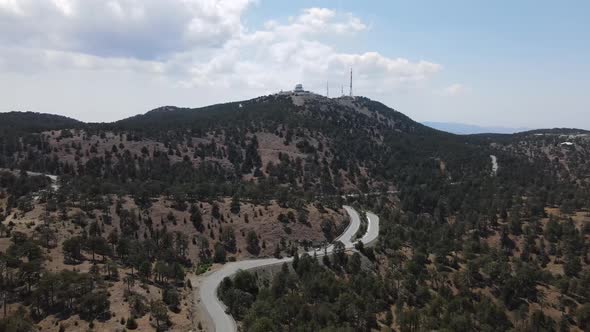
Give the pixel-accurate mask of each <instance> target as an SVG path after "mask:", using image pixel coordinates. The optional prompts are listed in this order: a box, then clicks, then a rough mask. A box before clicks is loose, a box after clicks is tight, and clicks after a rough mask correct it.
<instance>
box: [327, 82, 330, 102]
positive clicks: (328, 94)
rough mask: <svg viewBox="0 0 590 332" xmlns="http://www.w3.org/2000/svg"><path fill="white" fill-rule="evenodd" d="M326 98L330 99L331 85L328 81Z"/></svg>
mask: <svg viewBox="0 0 590 332" xmlns="http://www.w3.org/2000/svg"><path fill="white" fill-rule="evenodd" d="M326 98H330V85H329V82H328V81H326Z"/></svg>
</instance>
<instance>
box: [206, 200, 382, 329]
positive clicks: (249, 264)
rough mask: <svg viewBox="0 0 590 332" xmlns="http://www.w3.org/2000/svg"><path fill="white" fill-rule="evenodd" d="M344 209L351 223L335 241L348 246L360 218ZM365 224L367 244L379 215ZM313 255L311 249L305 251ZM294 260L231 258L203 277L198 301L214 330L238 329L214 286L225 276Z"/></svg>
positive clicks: (375, 230) (371, 216)
mask: <svg viewBox="0 0 590 332" xmlns="http://www.w3.org/2000/svg"><path fill="white" fill-rule="evenodd" d="M344 209H345V210H346V212H347V213H348V215H349V216H350V224H349V225H348V227H347V228H346V230H345V231H344V233H342V235H340V236H339V237H338V238H337V239H336V240H335V241H341V242H342V243H343V244H344V247H345V248H346V249H347V250H350V249H353V248H354V243H353V242H352V238H353V236H354V235H355V234H356V232H357V231H358V230H359V228H360V225H361V221H360V217H359V214H358V213H357V212H356V210H355V209H353V208H352V207H350V206H344ZM367 218H368V221H369V222H368V227H367V233H365V235H364V236H363V237H362V238H361V241H362V242H363V243H365V244H369V243H371V242H373V241H375V240H376V239H377V236H378V235H379V217H377V216H376V215H375V214H373V213H367ZM333 250H334V246H333V245H329V246H328V247H327V249H326V252H327V253H328V254H330V253H331V252H332V251H333ZM308 254H310V255H313V254H314V252H313V251H311V252H308ZM317 255H318V256H322V255H324V253H323V252H318V253H317ZM292 260H293V258H292V257H286V258H281V259H278V258H263V259H251V260H245V261H239V262H233V263H228V264H225V265H224V266H223V267H222V268H221V269H219V270H217V271H215V272H213V273H211V274H210V275H208V276H207V277H205V279H204V280H203V281H202V283H201V285H200V287H199V289H200V293H199V296H200V301H201V303H202V305H203V306H204V308H205V310H206V311H207V314H208V315H209V317H210V318H211V320H212V322H213V325H214V326H215V329H214V330H215V331H217V332H229V331H237V326H236V321H235V320H234V319H233V317H232V316H231V315H229V314H227V313H226V312H225V308H226V307H225V305H224V304H223V303H222V302H221V300H219V298H218V297H217V288H218V287H219V284H220V283H221V281H222V280H223V279H224V278H225V277H229V276H231V275H233V274H234V273H236V272H238V271H239V270H249V269H253V268H257V267H261V266H268V265H274V264H282V263H288V262H291V261H292Z"/></svg>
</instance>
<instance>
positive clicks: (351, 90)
mask: <svg viewBox="0 0 590 332" xmlns="http://www.w3.org/2000/svg"><path fill="white" fill-rule="evenodd" d="M350 96H351V97H352V68H350Z"/></svg>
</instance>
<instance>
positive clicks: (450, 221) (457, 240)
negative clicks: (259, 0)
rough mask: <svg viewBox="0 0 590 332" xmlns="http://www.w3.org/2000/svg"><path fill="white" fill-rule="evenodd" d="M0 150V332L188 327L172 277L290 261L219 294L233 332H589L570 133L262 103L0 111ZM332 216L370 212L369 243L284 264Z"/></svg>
mask: <svg viewBox="0 0 590 332" xmlns="http://www.w3.org/2000/svg"><path fill="white" fill-rule="evenodd" d="M0 145H1V147H0V149H1V150H0V221H1V222H2V223H1V224H0V252H1V254H0V295H1V302H0V304H1V305H2V312H1V313H0V317H1V320H0V331H34V330H51V331H77V330H88V329H91V330H97V331H101V330H113V331H114V330H123V329H127V330H134V329H138V330H187V331H188V330H190V329H197V330H198V329H199V328H203V327H202V326H201V322H200V321H199V320H198V319H197V318H195V317H194V316H193V310H192V307H193V303H192V302H193V296H192V292H193V291H194V289H195V288H196V287H198V286H197V285H192V283H191V280H193V279H191V278H190V277H191V276H198V275H200V274H201V273H203V272H205V271H207V270H208V269H210V268H211V267H212V266H213V265H216V264H223V263H225V262H228V261H232V260H239V259H243V258H247V257H273V256H274V257H281V256H293V257H294V261H293V264H290V265H284V266H281V267H279V268H278V269H277V270H276V271H273V272H272V273H271V272H267V273H257V272H246V271H244V272H240V273H238V274H237V275H236V276H235V278H233V279H229V278H228V279H226V280H224V282H223V283H222V287H221V288H220V290H219V296H220V298H221V299H222V300H223V301H224V303H225V304H226V305H227V307H228V311H229V312H230V313H231V314H232V315H233V316H234V318H235V319H236V320H238V321H239V322H240V323H239V324H240V327H241V328H242V329H243V330H244V331H431V330H437V331H492V330H501V331H584V330H589V329H590V265H589V264H590V242H589V240H590V190H589V184H590V183H589V180H590V162H589V160H590V159H589V156H590V133H588V132H585V131H581V130H575V129H554V130H539V131H532V132H525V133H519V134H514V135H493V134H489V135H472V136H458V135H452V134H449V133H445V132H441V131H437V130H434V129H431V128H428V127H426V126H423V125H421V124H418V123H417V122H414V121H413V120H411V119H410V118H408V117H406V116H405V115H403V114H402V113H399V112H397V111H395V110H393V109H391V108H389V107H387V106H385V105H383V104H381V103H379V102H376V101H372V100H369V99H366V98H362V97H356V98H349V97H342V98H334V99H328V98H325V97H320V96H317V95H288V94H278V95H270V96H264V97H259V98H256V99H252V100H248V101H243V102H235V103H228V104H220V105H213V106H209V107H205V108H199V109H185V108H176V107H171V106H167V107H161V108H158V109H155V110H153V111H150V112H148V113H146V114H143V115H138V116H135V117H132V118H128V119H124V120H121V121H118V122H114V123H82V122H79V121H76V120H73V119H68V118H64V117H59V116H54V115H46V114H36V113H18V112H13V113H0ZM492 156H493V157H494V158H493V159H494V160H496V161H497V165H494V164H493V162H492ZM496 166H497V167H496ZM43 174H48V175H52V176H55V177H53V178H51V177H47V176H44V175H43ZM345 194H355V195H348V196H343V195H345ZM369 194H370V195H369ZM344 203H347V204H354V205H355V206H357V207H359V208H362V209H365V210H370V211H372V212H374V213H376V214H378V215H379V216H380V218H381V222H380V224H381V232H380V236H379V240H378V242H377V243H376V244H374V245H373V246H364V245H363V244H362V243H359V244H358V245H357V249H358V250H357V251H356V252H354V253H347V252H344V251H339V252H336V253H335V254H334V255H332V256H326V257H322V258H318V257H312V256H309V255H307V254H301V253H303V252H304V251H305V250H307V248H309V247H313V246H320V245H322V244H325V243H327V242H331V241H332V240H333V239H334V238H335V237H336V236H337V235H338V234H339V233H340V232H341V231H342V230H343V229H344V227H345V226H346V223H347V220H346V217H345V214H344V213H343V211H342V210H341V207H342V205H343V204H344Z"/></svg>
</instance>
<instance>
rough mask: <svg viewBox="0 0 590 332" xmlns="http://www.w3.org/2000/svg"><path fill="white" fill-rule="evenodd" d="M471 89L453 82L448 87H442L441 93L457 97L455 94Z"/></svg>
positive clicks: (458, 94)
mask: <svg viewBox="0 0 590 332" xmlns="http://www.w3.org/2000/svg"><path fill="white" fill-rule="evenodd" d="M468 91H469V89H468V88H467V87H466V86H464V85H462V84H458V83H455V84H451V85H449V86H447V87H445V88H444V89H442V90H441V91H440V95H442V96H448V97H455V96H460V95H462V94H465V93H466V92H468Z"/></svg>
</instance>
